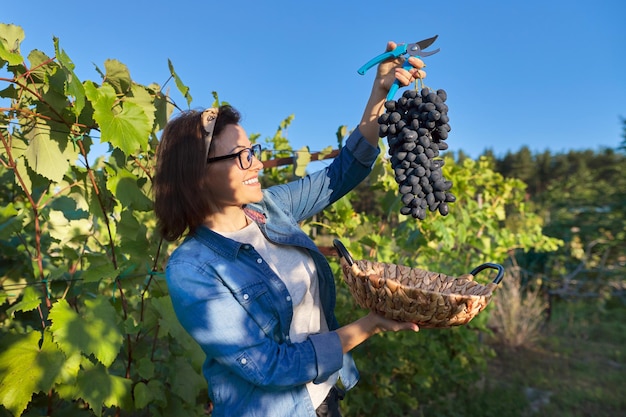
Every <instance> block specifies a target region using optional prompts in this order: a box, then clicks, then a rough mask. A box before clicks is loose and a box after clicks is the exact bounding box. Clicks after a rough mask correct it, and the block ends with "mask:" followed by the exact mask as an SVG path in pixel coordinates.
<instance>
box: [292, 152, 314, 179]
mask: <svg viewBox="0 0 626 417" xmlns="http://www.w3.org/2000/svg"><path fill="white" fill-rule="evenodd" d="M310 162H311V152H310V151H309V147H308V146H304V147H302V148H301V149H300V150H299V151H298V152H297V153H296V158H295V161H294V164H293V173H294V175H295V176H296V177H300V178H302V177H304V176H305V175H306V167H307V166H308V165H309V163H310Z"/></svg>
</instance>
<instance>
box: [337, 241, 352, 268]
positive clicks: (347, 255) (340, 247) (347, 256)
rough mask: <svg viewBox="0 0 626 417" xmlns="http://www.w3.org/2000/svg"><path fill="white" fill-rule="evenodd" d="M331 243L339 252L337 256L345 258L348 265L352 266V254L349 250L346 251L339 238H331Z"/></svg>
mask: <svg viewBox="0 0 626 417" xmlns="http://www.w3.org/2000/svg"><path fill="white" fill-rule="evenodd" d="M333 245H334V246H335V249H337V253H339V256H340V257H343V258H345V260H346V262H348V265H350V266H352V264H354V260H353V259H352V255H350V252H348V249H346V247H345V246H344V245H343V243H341V240H339V239H335V240H333Z"/></svg>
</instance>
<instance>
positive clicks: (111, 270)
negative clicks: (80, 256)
mask: <svg viewBox="0 0 626 417" xmlns="http://www.w3.org/2000/svg"><path fill="white" fill-rule="evenodd" d="M84 259H85V260H86V261H87V262H88V263H87V265H86V266H85V268H84V269H83V272H82V274H81V278H82V279H83V281H84V282H97V281H100V280H101V279H108V278H109V279H110V278H115V277H116V276H117V270H116V269H115V267H114V266H113V263H112V262H111V260H110V259H109V257H108V256H107V255H106V254H104V253H90V254H86V255H85V256H84Z"/></svg>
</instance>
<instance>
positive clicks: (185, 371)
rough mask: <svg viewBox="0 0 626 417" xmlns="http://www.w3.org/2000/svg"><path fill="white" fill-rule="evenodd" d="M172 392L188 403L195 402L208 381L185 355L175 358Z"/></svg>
mask: <svg viewBox="0 0 626 417" xmlns="http://www.w3.org/2000/svg"><path fill="white" fill-rule="evenodd" d="M172 366H173V370H175V371H176V372H172V374H171V375H172V387H171V389H172V392H173V393H174V394H176V395H178V396H179V397H180V398H182V399H183V400H184V401H185V402H186V403H189V404H193V403H194V402H195V400H196V398H197V397H198V394H199V393H200V391H201V390H202V389H203V388H204V387H205V385H206V382H205V380H204V378H203V377H202V376H201V375H200V373H199V372H198V371H197V370H195V369H193V367H192V366H191V365H190V364H189V362H188V359H187V358H185V357H184V356H177V357H175V358H174V363H173V364H172Z"/></svg>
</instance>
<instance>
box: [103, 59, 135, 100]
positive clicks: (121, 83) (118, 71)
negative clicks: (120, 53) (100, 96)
mask: <svg viewBox="0 0 626 417" xmlns="http://www.w3.org/2000/svg"><path fill="white" fill-rule="evenodd" d="M104 69H105V71H106V74H105V80H106V82H107V83H109V84H111V85H112V86H113V88H115V92H116V93H118V94H126V93H127V92H128V90H129V89H130V86H131V85H132V80H131V78H130V71H129V70H128V67H127V66H126V65H124V64H122V63H121V62H120V61H118V60H116V59H107V60H106V61H105V62H104Z"/></svg>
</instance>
